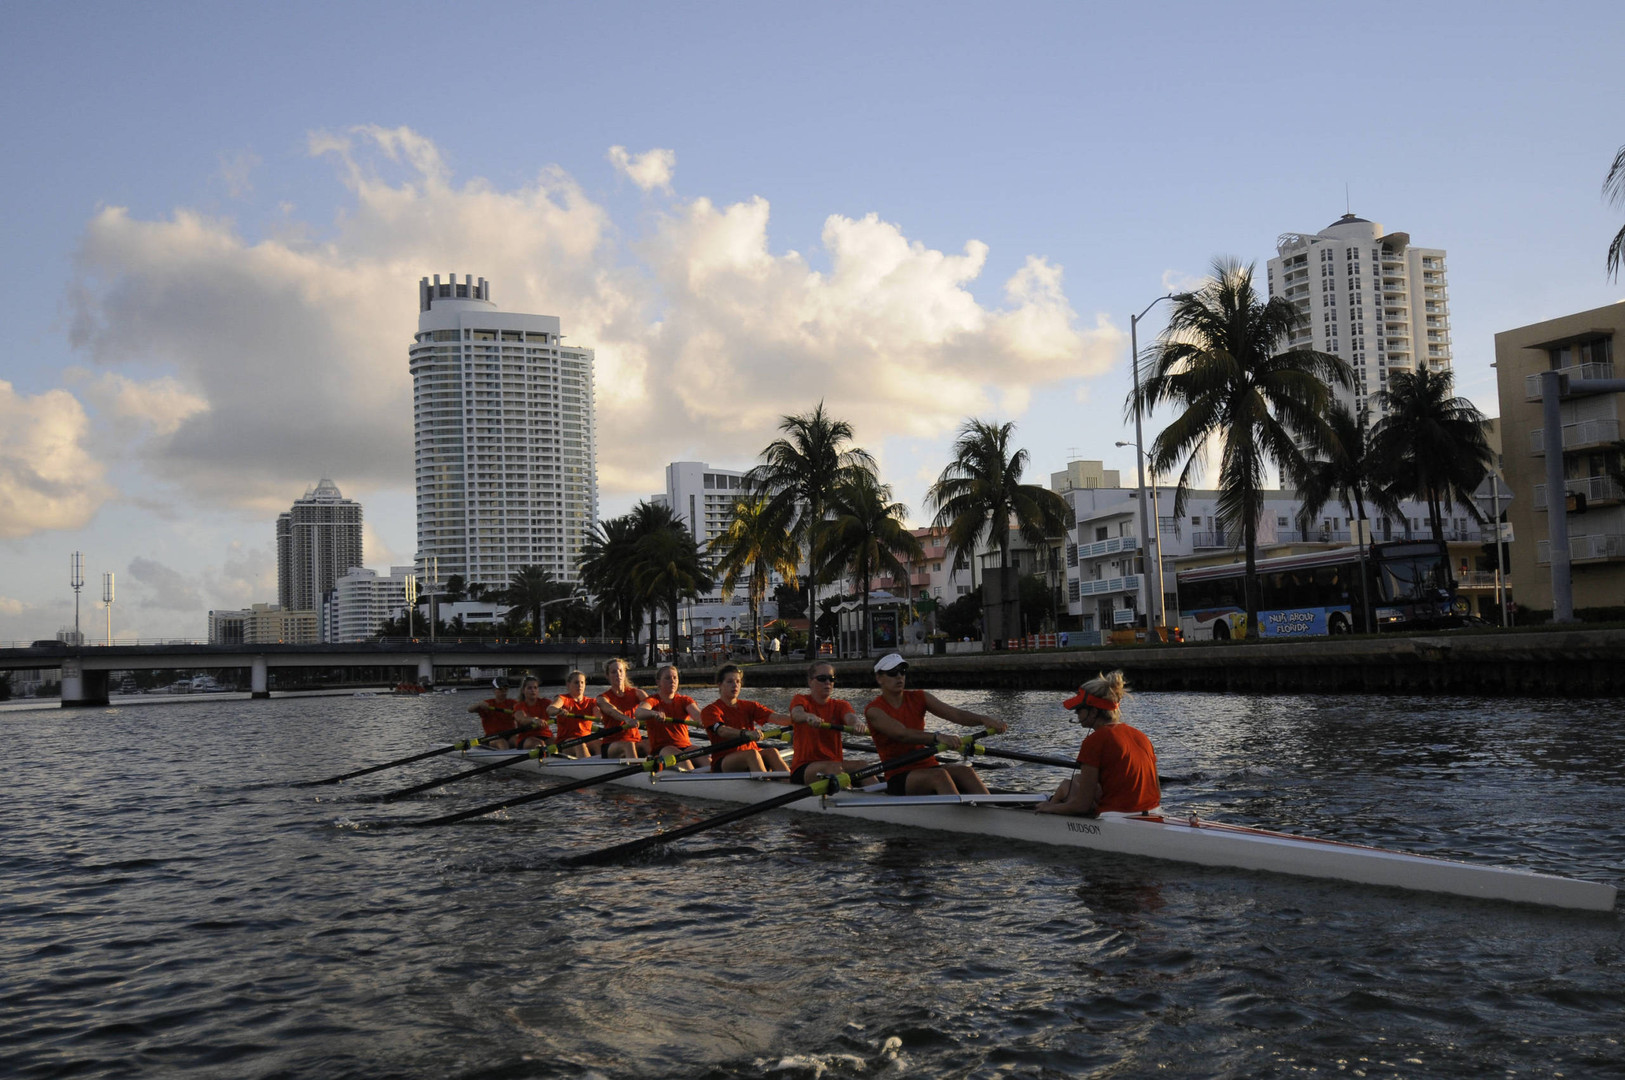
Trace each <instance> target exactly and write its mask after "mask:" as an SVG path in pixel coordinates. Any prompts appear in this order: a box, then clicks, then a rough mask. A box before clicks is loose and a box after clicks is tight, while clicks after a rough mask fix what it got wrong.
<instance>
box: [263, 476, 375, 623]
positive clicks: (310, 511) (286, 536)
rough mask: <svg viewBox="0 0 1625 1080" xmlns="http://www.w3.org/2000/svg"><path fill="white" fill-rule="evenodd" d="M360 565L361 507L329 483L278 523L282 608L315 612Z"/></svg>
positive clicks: (313, 490) (278, 581)
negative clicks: (328, 595) (323, 599)
mask: <svg viewBox="0 0 1625 1080" xmlns="http://www.w3.org/2000/svg"><path fill="white" fill-rule="evenodd" d="M360 565H361V504H360V503H358V502H354V501H353V500H350V499H346V498H345V497H344V496H343V495H342V494H340V493H339V489H338V485H337V484H335V483H333V481H331V480H328V479H325V478H324V479H323V480H322V481H321V483H319V484H317V485H316V486H315V487H314V488H311V489H310V490H308V491H306V492H305V495H304V498H302V499H298V500H295V502H294V504H293V507H292V509H290V510H287V511H284V512H283V513H281V514H278V515H277V518H276V584H277V605H278V606H279V607H281V608H282V609H283V610H284V611H316V610H317V609H318V608H319V607H320V606H321V602H322V597H324V596H326V595H327V594H328V593H329V592H330V591H331V590H332V588H333V584H334V582H336V581H338V579H339V578H340V577H341V576H342V575H343V574H344V572H345V571H347V570H349V569H350V568H351V567H354V566H360Z"/></svg>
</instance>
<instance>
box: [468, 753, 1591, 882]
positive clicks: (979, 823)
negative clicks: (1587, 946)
mask: <svg viewBox="0 0 1625 1080" xmlns="http://www.w3.org/2000/svg"><path fill="white" fill-rule="evenodd" d="M465 756H467V757H469V758H475V759H483V760H485V761H494V760H496V759H497V758H499V757H503V756H512V755H511V753H510V752H504V751H495V750H484V749H475V750H469V751H466V752H465ZM627 764H628V763H627V762H625V761H605V760H603V759H598V758H586V759H568V758H566V759H561V758H547V759H543V760H541V761H537V760H535V759H531V760H528V761H526V762H525V763H524V764H523V765H517V766H515V768H524V769H531V770H534V771H536V772H538V773H540V774H542V776H543V777H544V778H546V779H547V780H552V781H560V782H563V781H569V780H577V779H583V778H586V777H590V776H596V775H601V774H603V773H607V772H611V771H614V770H616V769H619V768H624V767H625V766H626V765H627ZM786 777H787V774H785V773H769V774H762V773H755V774H752V773H712V772H707V771H703V770H700V771H695V772H687V773H685V772H678V771H665V772H661V773H657V774H655V775H654V776H653V777H650V776H647V775H640V776H632V777H623V778H620V779H616V780H611V781H608V782H609V783H613V784H616V785H617V786H620V787H625V788H632V789H637V790H643V791H653V792H655V793H657V794H660V795H670V796H674V797H676V798H686V799H705V800H710V801H713V802H720V803H755V802H762V801H765V800H767V799H770V798H773V797H775V796H778V795H782V794H783V793H784V792H785V791H786V790H788V785H787V784H786V783H785V779H786ZM1044 798H1045V797H1044V796H1043V795H1028V794H994V795H923V796H895V795H886V794H884V785H879V784H876V785H872V786H870V787H867V788H864V789H862V790H853V791H846V792H842V793H840V794H839V795H834V796H830V797H826V798H807V799H804V800H801V801H799V802H794V803H791V804H789V805H788V806H786V807H784V808H783V809H786V810H791V811H795V812H797V813H814V814H824V815H827V816H833V817H838V818H851V819H854V820H858V821H871V822H882V823H885V824H888V825H901V826H909V827H913V828H921V829H933V830H937V831H941V832H951V833H967V834H972V835H977V836H991V837H998V838H1001V839H1007V840H1018V841H1024V842H1027V843H1033V844H1045V845H1050V846H1057V847H1066V848H1074V849H1078V850H1081V851H1104V852H1112V853H1115V854H1121V855H1136V856H1141V857H1145V858H1154V859H1166V860H1169V861H1172V862H1183V863H1195V864H1197V865H1200V866H1213V867H1229V868H1233V869H1240V870H1264V871H1268V872H1271V873H1278V874H1291V875H1294V876H1297V877H1309V878H1322V879H1328V880H1333V881H1348V882H1354V883H1358V884H1363V885H1387V886H1393V887H1396V888H1401V889H1413V890H1416V891H1420V892H1432V893H1446V894H1450V895H1454V896H1466V897H1473V898H1475V899H1482V900H1511V901H1516V902H1521V903H1529V904H1544V905H1548V906H1553V907H1563V908H1578V909H1582V910H1588V911H1611V910H1612V909H1613V907H1614V903H1615V899H1616V894H1617V890H1616V889H1615V887H1614V886H1612V885H1607V884H1603V883H1601V882H1594V881H1579V880H1576V879H1573V878H1565V877H1558V876H1556V875H1552V874H1542V873H1537V872H1534V871H1530V870H1522V869H1517V868H1514V867H1504V866H1488V865H1481V864H1478V863H1467V862H1461V861H1458V860H1454V859H1444V858H1438V857H1435V856H1431V855H1413V854H1410V853H1407V852H1401V851H1389V850H1386V849H1383V848H1376V847H1367V846H1364V845H1361V844H1351V843H1346V842H1343V841H1338V840H1321V839H1317V838H1315V837H1307V836H1295V835H1292V834H1290V833H1283V832H1276V831H1273V830H1270V829H1262V828H1253V827H1250V826H1243V825H1232V824H1227V823H1224V822H1217V821H1211V820H1207V819H1202V818H1198V817H1197V816H1196V815H1194V814H1189V815H1182V814H1176V813H1173V812H1164V813H1160V814H1152V815H1142V814H1111V813H1107V814H1101V815H1099V816H1097V817H1067V816H1061V815H1051V814H1035V813H1033V812H1032V806H1033V804H1035V803H1038V802H1042V801H1043V800H1044Z"/></svg>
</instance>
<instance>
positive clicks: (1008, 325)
mask: <svg viewBox="0 0 1625 1080" xmlns="http://www.w3.org/2000/svg"><path fill="white" fill-rule="evenodd" d="M309 149H310V152H311V153H312V154H313V155H316V156H319V157H322V158H325V159H326V160H329V161H331V162H333V164H334V166H335V168H336V170H337V174H338V177H339V179H340V181H341V182H342V183H343V184H344V186H345V188H346V189H347V191H348V194H349V199H348V200H347V202H346V205H345V206H344V208H343V210H342V212H341V213H339V214H338V215H337V216H336V219H335V221H334V222H333V223H332V224H331V226H330V227H328V228H327V229H326V233H325V235H323V229H321V228H319V227H317V226H316V225H314V224H309V225H307V224H303V223H300V222H298V221H296V220H293V219H292V215H291V211H289V212H286V213H284V214H283V215H282V220H281V221H280V222H279V224H278V226H277V232H276V233H275V235H272V236H267V237H264V238H261V239H258V240H249V239H247V238H245V237H243V236H242V235H240V234H239V233H238V231H237V229H236V227H235V225H234V223H233V222H231V221H229V220H225V219H220V218H211V217H207V216H205V215H202V214H199V213H197V212H195V211H191V210H186V209H178V210H176V211H174V212H173V214H172V215H171V216H170V217H169V218H167V219H162V220H140V219H137V218H135V217H133V216H132V215H131V214H130V213H129V212H128V211H126V210H124V209H121V208H118V207H109V208H106V209H103V210H102V211H100V212H99V213H97V214H96V215H95V217H94V218H92V219H91V221H90V222H89V223H88V225H87V226H86V229H85V232H84V236H83V238H82V241H81V244H80V247H79V251H78V255H77V275H76V281H75V286H74V288H73V289H72V291H71V293H70V309H71V312H72V316H73V317H72V323H71V337H72V341H73V343H74V344H75V345H76V346H78V347H79V348H80V349H82V350H83V352H84V354H85V355H86V356H87V357H88V358H89V359H90V361H91V362H92V363H94V364H95V365H99V366H100V367H102V368H104V369H110V370H112V369H123V368H127V367H133V368H139V369H140V370H141V371H142V372H152V371H158V372H162V373H164V377H163V378H161V379H156V380H152V379H149V380H147V381H144V382H143V381H136V380H135V379H134V378H132V377H129V376H126V375H123V374H117V375H115V376H103V377H102V379H101V380H100V381H99V382H97V383H96V384H95V394H96V395H97V400H98V401H104V402H111V405H110V406H109V408H110V409H111V410H112V415H115V416H118V417H122V418H124V419H125V420H127V421H128V422H129V423H131V424H135V425H137V426H140V427H141V430H142V431H143V433H144V435H143V438H144V442H143V444H142V446H141V449H140V451H139V456H140V458H141V459H142V461H143V462H144V463H145V464H146V466H147V468H148V469H149V470H150V471H151V472H152V473H153V474H154V475H155V476H157V477H158V478H160V479H162V480H165V481H168V482H169V483H171V484H172V485H173V487H174V490H175V491H176V492H177V493H179V496H180V497H181V498H184V499H189V500H195V501H198V502H202V503H210V504H224V505H230V506H238V507H245V506H246V507H253V508H257V509H260V510H264V511H270V510H281V509H285V508H286V506H287V504H288V502H289V500H290V498H292V497H293V496H296V495H297V494H298V493H299V492H300V491H303V490H304V487H305V485H306V484H307V483H308V478H309V477H311V476H331V477H333V478H334V479H335V480H337V481H338V482H339V483H340V484H341V485H342V486H344V487H346V488H349V487H350V486H352V485H353V486H355V487H358V488H362V489H373V490H377V489H384V488H389V489H394V490H408V491H409V490H411V484H412V474H413V462H412V396H411V381H410V376H409V374H408V372H407V366H406V363H405V357H406V350H407V346H408V345H409V344H410V341H411V335H412V333H413V331H414V330H415V328H416V314H417V281H418V279H419V278H421V277H423V276H425V275H430V274H434V273H442V274H444V273H473V274H475V275H476V276H478V277H484V278H486V279H487V280H488V281H490V283H491V285H492V289H493V296H494V299H495V300H496V302H497V304H498V305H499V306H500V307H502V308H503V309H505V310H511V311H529V312H537V313H542V314H555V315H558V316H560V317H561V318H562V320H563V323H564V330H565V333H566V334H567V335H568V337H569V340H570V341H571V342H572V343H574V344H581V345H587V346H591V347H593V348H594V349H595V350H596V354H597V385H598V396H597V405H598V416H599V423H600V431H601V432H603V433H605V434H604V435H601V437H600V439H599V447H600V451H599V453H600V458H599V483H600V490H601V493H602V494H604V495H606V496H610V497H614V496H616V495H625V494H646V493H647V492H649V491H652V490H655V489H656V488H658V487H659V485H660V483H661V466H662V465H663V464H664V462H665V461H666V460H668V459H677V458H680V457H684V456H694V455H698V456H703V457H706V458H708V459H713V460H717V461H748V460H749V459H751V458H753V457H754V456H755V455H756V453H757V452H758V451H759V450H760V449H761V448H762V446H764V445H765V444H766V443H767V441H769V440H770V439H771V438H772V437H773V433H774V429H775V427H776V424H777V422H778V419H779V417H780V416H782V415H784V414H786V413H793V412H802V411H805V410H806V409H809V408H811V407H812V406H813V405H814V404H816V403H817V402H818V401H819V400H820V399H823V400H825V401H826V402H827V403H828V405H829V407H830V408H831V410H832V411H834V412H835V413H836V414H837V415H839V416H842V417H844V418H846V419H848V420H850V421H852V422H853V423H854V425H855V427H856V428H857V433H858V436H859V439H860V441H865V442H867V443H868V444H870V445H872V446H878V444H879V443H880V442H881V441H882V440H884V439H885V438H887V437H890V436H893V435H908V436H918V437H939V436H942V435H944V434H946V433H948V432H950V431H952V430H953V429H954V428H955V427H956V426H957V425H958V424H959V422H960V421H961V420H962V419H963V418H964V417H965V416H967V415H982V416H987V415H998V416H1000V417H1010V416H1012V415H1014V414H1018V413H1019V412H1020V411H1021V410H1022V409H1024V408H1025V407H1026V404H1027V401H1028V398H1029V395H1030V394H1031V393H1032V392H1033V390H1034V389H1035V388H1037V387H1041V386H1045V385H1051V384H1054V383H1059V382H1062V381H1068V380H1074V379H1078V378H1080V377H1088V376H1090V375H1093V374H1096V373H1099V372H1102V371H1104V370H1106V369H1107V368H1108V367H1109V366H1110V364H1111V361H1112V358H1113V354H1114V352H1120V351H1121V348H1122V344H1123V337H1124V335H1123V334H1122V333H1121V332H1120V331H1118V330H1116V329H1114V328H1113V327H1112V326H1111V325H1110V324H1109V323H1107V322H1105V321H1103V320H1099V321H1097V322H1096V323H1095V324H1094V325H1093V326H1084V325H1080V320H1079V319H1078V316H1077V314H1076V312H1075V311H1074V309H1073V307H1072V305H1071V303H1070V302H1069V301H1068V299H1067V297H1066V295H1065V292H1064V288H1063V276H1062V271H1061V268H1060V267H1058V266H1056V265H1053V264H1051V263H1049V262H1047V261H1046V260H1044V259H1043V258H1040V257H1036V256H1035V257H1030V258H1028V259H1027V260H1026V262H1025V264H1024V265H1023V266H1022V267H1021V269H1020V270H1018V271H1017V272H1016V273H1015V274H1014V275H1012V276H1011V277H1010V279H1009V280H1008V281H1006V282H1003V283H1002V293H1001V294H1000V295H1001V301H1000V302H999V303H997V304H983V303H981V302H979V301H978V300H977V298H976V296H975V295H974V294H973V293H972V291H971V290H972V288H973V286H975V285H976V283H977V282H978V279H979V278H980V276H981V274H982V272H983V269H984V267H985V265H986V262H987V256H988V248H987V246H986V245H985V244H983V243H981V242H980V241H977V240H974V239H972V240H967V241H966V242H965V243H964V245H963V247H962V249H961V250H960V251H959V252H944V251H938V250H935V249H932V248H928V247H926V246H924V245H923V244H921V243H920V242H918V241H916V240H911V239H910V238H909V237H908V236H907V235H906V233H905V232H904V231H903V229H902V227H901V226H900V225H898V224H896V223H893V222H889V221H885V220H882V219H881V218H880V217H879V215H877V214H869V215H867V216H864V217H859V218H852V217H846V216H842V215H832V216H830V217H829V218H828V219H827V220H826V221H825V223H824V228H823V231H822V235H821V242H820V248H821V250H820V251H818V252H815V253H814V255H816V256H817V257H818V262H817V264H815V263H814V261H813V260H812V259H810V258H809V257H808V256H805V255H803V254H801V253H798V252H795V251H775V250H774V249H773V246H772V240H771V236H770V233H769V228H768V226H769V222H770V217H771V214H770V206H769V203H768V202H767V200H766V199H764V198H753V199H749V200H745V201H742V202H738V203H734V204H729V205H716V204H713V203H712V202H711V201H710V200H708V199H706V198H704V197H695V198H690V199H684V198H678V199H677V200H676V201H675V202H673V203H671V204H669V205H667V206H666V207H665V209H664V210H663V211H662V212H661V213H660V214H659V215H657V216H656V217H654V218H653V219H650V221H649V223H648V224H647V226H646V227H645V228H644V231H643V232H642V233H641V234H640V235H636V236H632V237H630V238H624V237H623V234H622V232H621V230H620V229H618V228H617V226H616V223H615V222H614V221H613V220H612V219H611V217H610V215H609V213H608V211H607V210H606V209H605V208H604V207H603V206H601V205H599V204H597V203H595V202H594V201H592V200H591V199H590V198H588V197H587V196H586V195H585V194H584V192H583V191H582V189H581V187H580V185H578V184H577V183H576V181H575V180H573V179H572V178H571V177H569V176H567V175H565V174H564V173H562V172H561V171H559V170H557V169H554V168H542V169H540V170H539V171H538V172H537V173H536V175H535V177H534V178H533V179H532V180H530V181H528V182H525V183H521V184H519V185H518V186H516V187H513V188H511V189H508V190H503V189H499V188H497V187H495V186H493V185H492V184H490V183H489V182H487V181H485V180H482V179H479V178H473V179H469V180H466V181H462V182H457V181H456V180H454V178H453V176H452V172H451V170H450V168H449V167H448V166H447V164H446V162H445V160H444V159H443V157H442V155H441V154H440V152H439V150H438V148H437V147H436V146H435V145H434V144H433V142H432V141H430V140H428V139H426V138H424V137H423V136H422V135H420V134H418V133H416V132H413V131H411V130H410V129H405V128H394V129H385V128H378V127H361V128H355V129H352V130H350V131H347V132H342V133H317V134H315V135H312V136H311V138H310V140H309ZM610 157H611V161H613V162H614V163H615V164H616V167H617V168H620V169H621V170H622V171H623V172H624V173H625V174H626V175H627V176H628V177H630V178H631V179H633V181H634V182H635V183H638V184H639V186H640V187H645V188H646V189H649V188H653V187H668V186H669V184H670V181H671V175H672V172H671V170H672V167H673V165H674V163H675V155H674V154H672V153H671V152H670V151H661V150H651V151H649V152H647V153H645V154H641V155H629V154H627V153H626V152H625V150H624V148H616V149H614V150H612V151H611V152H610ZM316 237H321V239H315V238H316ZM651 415H656V416H658V417H659V421H660V424H661V426H662V430H664V431H667V432H670V433H671V436H670V438H669V439H668V440H666V441H665V442H664V443H663V446H662V452H661V457H660V460H658V461H657V460H654V459H653V458H652V457H651V455H649V454H648V453H647V450H646V447H645V446H642V445H639V444H637V443H635V442H633V441H630V440H625V439H617V438H612V437H609V433H613V432H617V431H625V430H629V429H631V428H632V427H634V426H637V425H639V424H644V423H647V421H648V418H649V417H650V416H651Z"/></svg>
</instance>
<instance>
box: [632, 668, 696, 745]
mask: <svg viewBox="0 0 1625 1080" xmlns="http://www.w3.org/2000/svg"><path fill="white" fill-rule="evenodd" d="M678 682H679V679H678V675H677V668H676V666H675V665H672V664H666V665H665V666H664V667H662V668H661V669H660V670H659V672H657V673H656V675H655V696H654V697H652V698H649V699H648V700H647V701H645V702H644V703H643V704H642V705H640V706H638V712H637V716H638V719H639V720H640V721H641V722H642V723H643V726H644V730H646V731H647V732H648V733H649V753H650V754H658V753H660V751H662V750H664V749H666V748H667V747H671V748H672V749H673V750H687V749H688V748H689V747H690V746H692V745H693V743H691V742H690V741H689V737H688V725H689V724H691V723H692V724H696V725H698V724H699V723H700V722H701V720H700V707H699V705H698V704H697V703H696V702H695V701H694V699H693V698H691V697H689V696H688V695H687V694H679V693H678V692H677V686H678ZM677 767H678V768H679V769H682V770H684V771H688V770H690V769H692V768H694V765H693V763H692V762H688V761H680V762H678V763H677Z"/></svg>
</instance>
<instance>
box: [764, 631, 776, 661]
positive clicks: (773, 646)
mask: <svg viewBox="0 0 1625 1080" xmlns="http://www.w3.org/2000/svg"><path fill="white" fill-rule="evenodd" d="M767 651H768V652H769V653H771V654H772V655H771V656H770V657H769V659H771V660H772V661H773V662H774V663H778V660H779V639H778V635H774V637H773V640H771V641H769V642H768V643H767Z"/></svg>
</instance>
